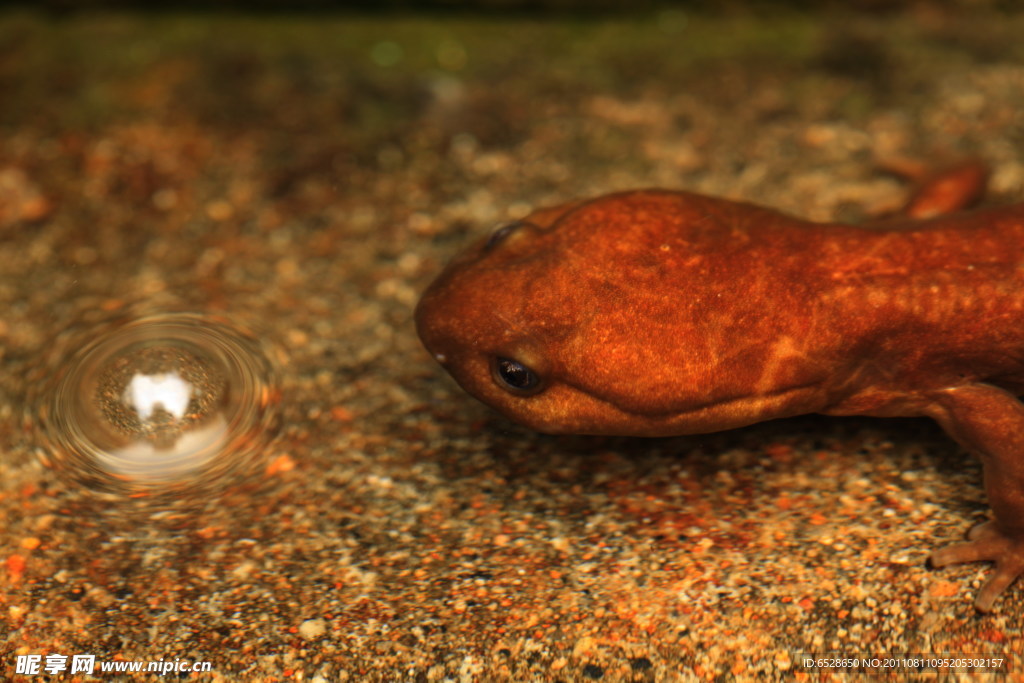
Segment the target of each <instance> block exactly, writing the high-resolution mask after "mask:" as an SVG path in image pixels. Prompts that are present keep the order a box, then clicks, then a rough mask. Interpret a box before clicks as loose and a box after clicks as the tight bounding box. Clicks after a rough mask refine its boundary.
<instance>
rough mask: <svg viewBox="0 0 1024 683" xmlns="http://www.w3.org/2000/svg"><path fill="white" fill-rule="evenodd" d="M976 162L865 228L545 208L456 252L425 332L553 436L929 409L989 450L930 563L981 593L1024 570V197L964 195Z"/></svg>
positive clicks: (661, 199) (461, 375)
mask: <svg viewBox="0 0 1024 683" xmlns="http://www.w3.org/2000/svg"><path fill="white" fill-rule="evenodd" d="M977 169H978V166H977V165H976V164H975V165H971V164H967V165H963V166H961V167H958V168H954V169H951V170H950V171H949V172H948V173H945V174H942V175H940V176H937V177H936V178H934V179H933V180H932V182H931V183H930V184H929V186H928V187H927V188H924V189H923V190H922V191H921V192H920V193H918V195H917V196H918V197H920V198H922V199H921V200H920V201H917V200H912V201H911V203H910V204H909V205H908V206H907V208H906V210H905V211H904V213H903V216H902V217H901V218H892V219H889V220H887V221H885V222H883V223H880V224H878V225H876V226H873V227H871V226H862V227H857V226H851V225H842V224H836V223H812V222H808V221H804V220H800V219H797V218H792V217H790V216H786V215H783V214H781V213H778V212H776V211H773V210H770V209H766V208H760V207H757V206H752V205H749V204H743V203H737V202H733V201H727V200H723V199H715V198H711V197H705V196H701V195H697V194H691V193H687V192H674V191H665V190H640V191H634V192H623V193H617V194H611V195H606V196H602V197H597V198H596V199H591V200H588V201H578V202H573V203H569V204H566V205H563V206H560V207H556V208H549V209H543V210H539V211H536V212H534V213H533V214H531V215H530V216H528V217H526V218H525V219H523V220H521V221H518V222H516V223H512V224H511V225H508V226H505V227H503V228H501V229H499V230H498V231H496V232H495V233H493V234H492V235H490V236H489V237H487V238H485V239H483V240H481V241H480V242H478V243H477V244H475V245H473V246H471V247H470V248H469V249H468V250H467V251H466V252H464V253H463V254H462V255H460V256H459V257H457V258H456V259H455V260H454V261H453V262H452V263H451V264H450V265H449V266H448V267H447V269H445V270H444V272H442V273H441V275H440V276H439V277H438V278H437V280H436V281H435V282H434V283H433V284H432V285H431V286H430V287H429V288H428V289H427V291H426V292H425V293H424V295H423V298H422V300H421V301H420V303H419V305H418V306H417V309H416V325H417V329H418V332H419V335H420V338H421V339H422V341H423V343H424V345H425V346H426V348H427V349H428V351H429V352H430V353H431V354H432V355H433V356H434V357H435V358H436V359H437V360H438V361H439V362H440V363H441V364H442V365H443V366H444V368H445V369H446V370H447V371H448V372H449V373H451V375H452V376H453V377H454V378H455V380H456V381H457V382H458V383H459V384H460V385H461V386H462V387H463V388H464V389H465V390H466V391H468V392H469V393H470V394H472V395H473V396H475V397H477V398H478V399H480V400H481V401H483V402H484V403H486V404H488V405H490V406H491V407H493V408H495V409H496V410H498V411H500V412H501V413H503V414H505V415H506V416H508V417H510V418H512V419H513V420H516V421H518V422H521V423H523V424H525V425H528V426H529V427H532V428H534V429H537V430H539V431H542V432H548V433H576V434H615V435H622V436H669V435H679V434H694V433H703V432H711V431H718V430H723V429H731V428H734V427H740V426H743V425H749V424H752V423H755V422H760V421H762V420H768V419H772V418H780V417H787V416H793V415H800V414H803V413H824V414H828V415H872V416H885V417H893V416H921V415H925V416H929V417H931V418H933V419H935V420H936V421H938V423H939V424H940V425H942V427H943V428H944V429H945V430H946V432H948V433H949V435H950V436H952V437H953V438H954V439H956V440H957V441H958V442H959V443H960V444H962V445H963V446H964V447H966V448H967V449H968V450H970V451H973V452H974V453H976V454H977V455H978V456H980V458H981V460H982V462H983V464H984V480H985V490H986V493H987V496H988V500H989V504H990V506H991V508H992V512H993V519H992V521H990V522H988V523H986V524H983V525H981V526H979V527H977V528H976V529H974V530H973V531H972V532H971V534H970V535H969V538H968V541H967V542H966V543H963V544H960V545H955V546H952V547H948V548H945V549H943V550H939V551H937V552H935V553H933V554H932V556H931V558H930V561H931V563H932V565H933V566H936V567H941V566H944V565H948V564H953V563H961V562H973V561H978V560H990V561H992V562H994V563H995V570H994V572H993V574H992V576H991V578H990V579H989V580H988V582H987V583H986V584H985V586H984V587H983V588H982V589H981V591H980V593H979V594H978V597H977V600H976V602H975V605H976V607H977V608H978V609H979V610H981V611H989V610H991V609H992V606H993V604H994V602H995V600H996V598H997V597H998V596H999V594H1000V593H1001V592H1002V591H1003V590H1004V589H1005V588H1006V587H1007V586H1009V585H1010V584H1011V583H1012V582H1013V581H1014V579H1015V578H1016V577H1017V576H1018V575H1019V574H1021V573H1022V572H1024V404H1022V403H1021V402H1020V401H1019V400H1018V398H1017V396H1019V395H1021V394H1024V204H1021V205H1015V206H1007V207H1000V208H989V209H984V210H975V211H959V212H958V210H959V209H961V208H963V206H964V205H965V204H967V203H968V202H969V200H970V199H971V198H974V197H976V196H977V195H978V194H979V193H978V185H979V183H980V184H983V183H984V173H983V172H980V171H978V170H977ZM957 178H959V180H958V179H957ZM936 197H938V198H939V200H938V201H937V200H936ZM925 204H927V206H925ZM936 206H937V207H939V208H938V209H936V208H935V207H936ZM942 212H946V213H942ZM936 214H937V215H936ZM922 215H925V216H931V217H929V218H915V217H914V216H922Z"/></svg>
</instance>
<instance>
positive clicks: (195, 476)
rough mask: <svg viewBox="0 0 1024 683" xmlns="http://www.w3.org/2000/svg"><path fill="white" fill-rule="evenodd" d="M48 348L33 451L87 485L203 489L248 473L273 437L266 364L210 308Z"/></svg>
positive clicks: (123, 325)
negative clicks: (50, 354) (51, 357)
mask: <svg viewBox="0 0 1024 683" xmlns="http://www.w3.org/2000/svg"><path fill="white" fill-rule="evenodd" d="M55 358H56V360H55V361H54V362H52V363H51V364H49V367H48V368H47V374H48V375H49V376H48V377H47V380H46V381H45V384H44V386H43V387H42V388H41V390H40V392H39V398H38V400H37V401H36V404H37V405H36V414H37V415H36V417H37V426H38V432H39V436H40V441H41V450H42V455H43V457H44V459H45V460H46V462H47V463H49V464H51V465H52V466H54V467H55V468H56V469H58V470H59V471H60V473H61V474H64V475H68V476H69V477H70V478H72V479H73V480H75V481H78V482H80V483H82V484H84V485H86V486H88V487H89V488H92V489H96V490H100V491H107V492H120V493H127V494H132V495H137V494H142V493H150V492H155V491H157V490H160V489H167V488H169V487H170V488H185V489H189V488H191V489H198V488H205V487H207V486H209V485H210V484H212V483H215V482H219V481H222V480H224V479H225V477H227V476H228V475H233V474H234V475H237V474H244V473H246V472H251V471H252V469H253V465H254V463H256V462H257V461H258V460H259V459H260V458H261V456H262V455H263V454H264V450H265V446H266V445H267V443H268V441H269V440H270V439H271V438H272V436H273V432H274V429H273V428H274V425H275V422H276V419H275V418H276V407H277V395H278V392H277V387H276V385H275V374H274V369H273V365H272V364H271V362H270V361H269V360H268V356H267V354H266V353H265V352H264V349H263V348H262V345H261V344H260V342H259V341H258V340H257V339H256V338H255V337H253V336H252V335H250V334H248V333H245V332H242V331H240V330H239V329H236V328H235V327H233V326H231V325H230V324H228V323H227V322H226V321H224V320H222V319H220V318H213V317H209V316H202V315H195V314H173V315H159V316H150V317H145V318H139V319H135V320H129V321H120V322H117V323H113V324H107V325H101V326H98V327H96V328H94V329H93V330H92V331H91V333H90V334H89V340H88V341H86V342H85V343H78V342H75V341H73V340H68V342H67V349H66V350H65V351H63V352H58V353H57V354H56V355H55Z"/></svg>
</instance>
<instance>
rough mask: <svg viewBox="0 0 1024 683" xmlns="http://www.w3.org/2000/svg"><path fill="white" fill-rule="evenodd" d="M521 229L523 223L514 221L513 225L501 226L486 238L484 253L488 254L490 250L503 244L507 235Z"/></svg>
mask: <svg viewBox="0 0 1024 683" xmlns="http://www.w3.org/2000/svg"><path fill="white" fill-rule="evenodd" d="M521 227H523V221H515V222H514V223H509V224H508V225H503V226H501V227H500V228H498V229H497V230H495V231H494V232H492V233H491V236H490V237H488V238H487V243H486V244H485V245H484V251H485V252H488V251H490V250H491V249H494V248H495V247H496V246H498V245H499V244H501V243H502V242H504V241H505V240H506V239H507V238H508V236H509V235H511V234H512V233H514V232H515V231H516V230H518V229H519V228H521Z"/></svg>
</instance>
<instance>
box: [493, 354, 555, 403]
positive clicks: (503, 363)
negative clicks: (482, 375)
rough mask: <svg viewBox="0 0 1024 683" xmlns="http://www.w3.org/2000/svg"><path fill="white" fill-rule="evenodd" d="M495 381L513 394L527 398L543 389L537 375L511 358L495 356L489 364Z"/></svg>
mask: <svg viewBox="0 0 1024 683" xmlns="http://www.w3.org/2000/svg"><path fill="white" fill-rule="evenodd" d="M491 371H492V372H493V374H494V379H495V381H496V382H497V383H498V384H499V385H500V386H501V387H502V388H503V389H508V390H509V391H511V392H512V393H514V394H522V395H524V396H529V395H530V394H535V393H537V392H538V391H540V390H541V389H542V388H543V385H542V384H541V381H540V377H538V376H537V373H536V372H534V371H533V370H531V369H530V368H528V367H527V366H525V365H523V364H522V363H520V362H519V361H517V360H513V359H511V358H502V357H501V356H496V357H495V358H494V360H493V361H492V362H491Z"/></svg>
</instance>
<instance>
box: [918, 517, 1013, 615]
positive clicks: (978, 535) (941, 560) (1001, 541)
mask: <svg viewBox="0 0 1024 683" xmlns="http://www.w3.org/2000/svg"><path fill="white" fill-rule="evenodd" d="M967 539H968V540H967V542H966V543H958V544H957V545H952V546H949V547H947V548H943V549H941V550H936V551H935V552H934V553H932V554H931V557H929V558H928V562H929V564H931V566H932V567H935V568H939V567H946V566H948V565H951V564H963V563H965V562H981V561H989V562H994V563H995V565H996V568H995V572H994V573H993V574H992V576H990V577H989V579H988V581H986V582H985V585H984V586H982V588H981V590H980V591H979V592H978V596H977V598H976V599H975V601H974V606H975V607H976V608H977V609H978V611H980V612H990V611H991V610H992V606H993V605H994V604H995V601H996V598H998V597H999V595H1000V594H1001V593H1002V592H1003V591H1004V590H1006V588H1007V587H1008V586H1009V585H1010V584H1011V583H1013V581H1014V580H1015V579H1016V578H1017V577H1018V576H1020V575H1021V574H1024V539H1013V538H1011V537H1009V536H1007V535H1006V534H1004V533H1003V532H1002V531H1000V530H999V528H998V527H997V526H996V523H995V522H985V523H984V524H979V525H978V526H976V527H974V528H973V529H971V532H970V534H968V536H967Z"/></svg>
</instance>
